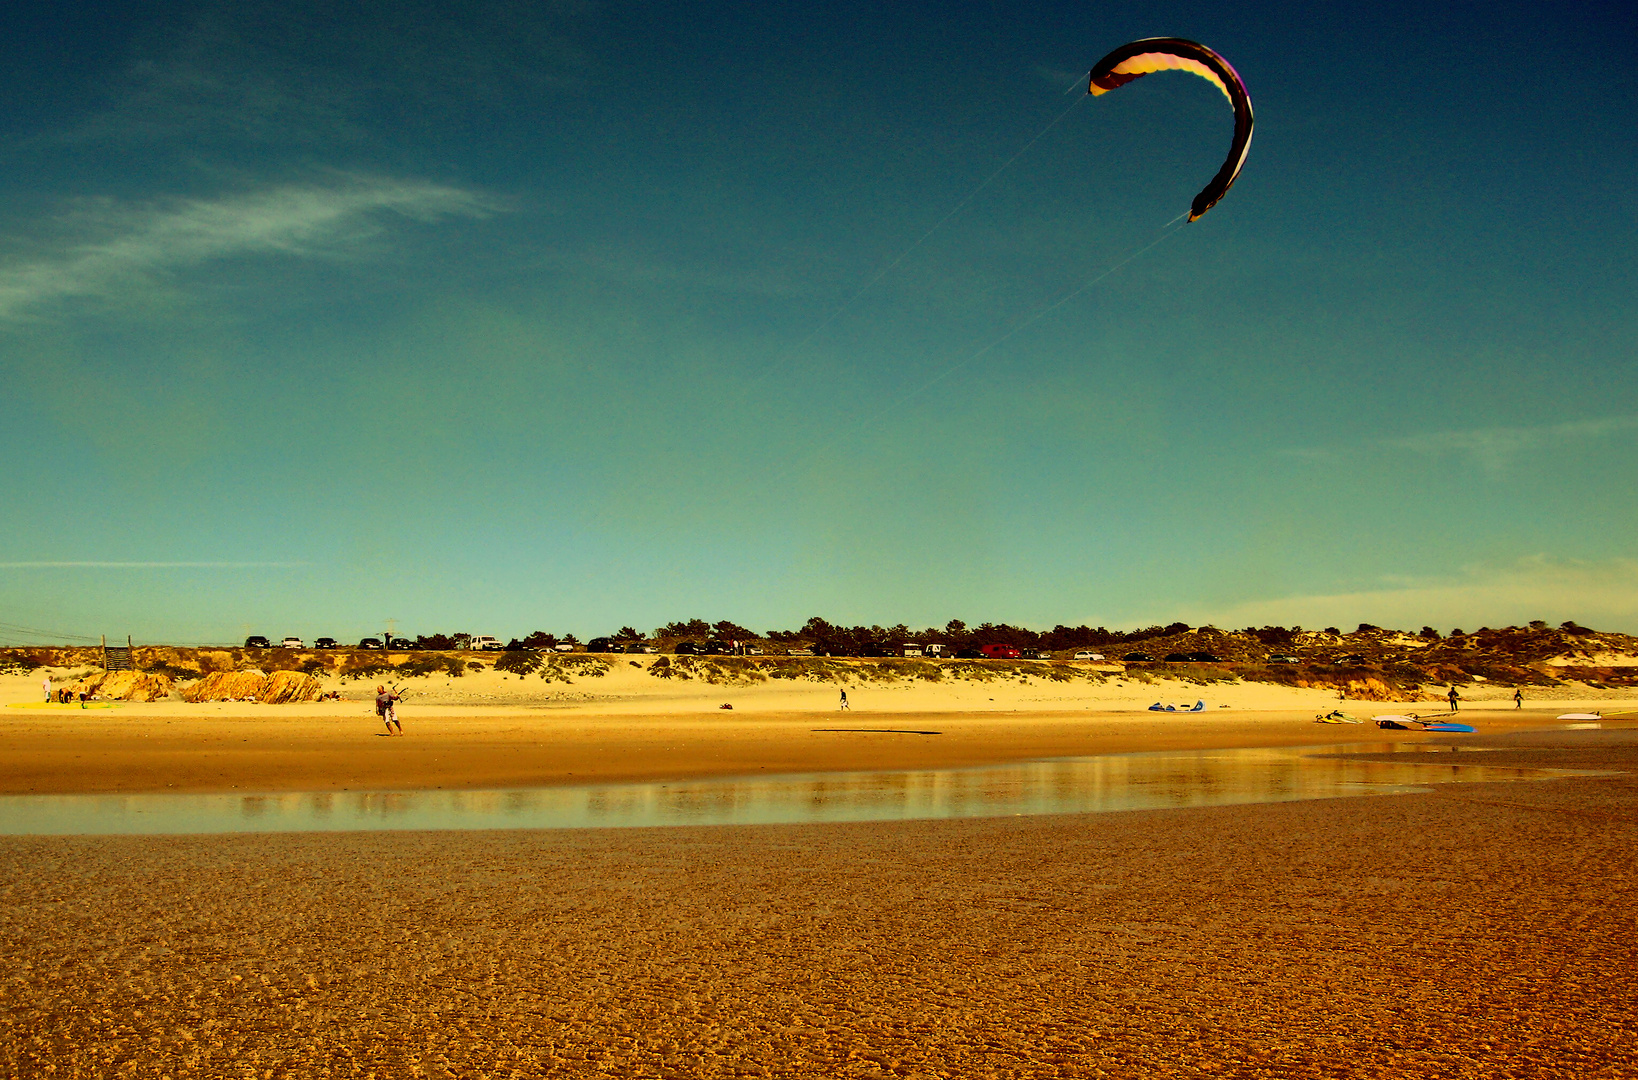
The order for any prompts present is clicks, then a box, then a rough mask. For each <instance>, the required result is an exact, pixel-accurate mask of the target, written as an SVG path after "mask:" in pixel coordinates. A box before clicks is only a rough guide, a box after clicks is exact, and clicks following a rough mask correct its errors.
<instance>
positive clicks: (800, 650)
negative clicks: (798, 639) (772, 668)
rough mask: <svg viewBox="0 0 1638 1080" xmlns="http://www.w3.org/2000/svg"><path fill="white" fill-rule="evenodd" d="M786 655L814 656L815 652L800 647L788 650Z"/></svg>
mask: <svg viewBox="0 0 1638 1080" xmlns="http://www.w3.org/2000/svg"><path fill="white" fill-rule="evenodd" d="M785 655H786V656H812V655H813V650H812V649H808V648H804V647H803V646H801V645H798V646H797V647H796V648H794V649H786V650H785Z"/></svg>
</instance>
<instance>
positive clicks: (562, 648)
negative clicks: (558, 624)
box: [552, 641, 574, 652]
mask: <svg viewBox="0 0 1638 1080" xmlns="http://www.w3.org/2000/svg"><path fill="white" fill-rule="evenodd" d="M552 651H553V652H574V646H573V645H570V644H569V643H568V642H567V641H560V642H558V643H557V644H556V645H553V646H552Z"/></svg>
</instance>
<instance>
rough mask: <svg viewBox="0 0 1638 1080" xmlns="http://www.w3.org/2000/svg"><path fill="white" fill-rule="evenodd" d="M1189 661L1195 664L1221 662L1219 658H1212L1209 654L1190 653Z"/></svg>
mask: <svg viewBox="0 0 1638 1080" xmlns="http://www.w3.org/2000/svg"><path fill="white" fill-rule="evenodd" d="M1189 660H1190V662H1192V663H1196V664H1221V663H1222V662H1223V661H1222V658H1221V657H1217V656H1213V655H1212V654H1211V653H1209V652H1192V653H1190V654H1189Z"/></svg>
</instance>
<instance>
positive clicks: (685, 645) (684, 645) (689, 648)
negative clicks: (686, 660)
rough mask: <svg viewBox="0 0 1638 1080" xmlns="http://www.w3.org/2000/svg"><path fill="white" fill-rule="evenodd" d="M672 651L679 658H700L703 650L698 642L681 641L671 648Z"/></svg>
mask: <svg viewBox="0 0 1638 1080" xmlns="http://www.w3.org/2000/svg"><path fill="white" fill-rule="evenodd" d="M671 651H672V652H674V653H676V654H677V655H678V656H699V655H700V654H701V653H702V651H703V650H701V648H700V643H699V642H697V641H679V642H677V644H675V645H673V646H672V647H671Z"/></svg>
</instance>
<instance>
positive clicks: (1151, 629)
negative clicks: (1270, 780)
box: [415, 616, 1597, 654]
mask: <svg viewBox="0 0 1638 1080" xmlns="http://www.w3.org/2000/svg"><path fill="white" fill-rule="evenodd" d="M1528 629H1530V630H1532V631H1537V632H1541V631H1547V630H1549V629H1550V628H1549V627H1548V625H1547V623H1546V622H1545V621H1543V620H1540V619H1537V620H1535V621H1533V622H1531V623H1530V624H1529V628H1528ZM1196 630H1198V631H1201V632H1207V633H1230V634H1244V635H1247V636H1250V637H1254V638H1256V639H1257V640H1258V641H1259V642H1261V643H1262V644H1263V645H1266V646H1269V647H1277V646H1281V645H1287V644H1290V643H1291V642H1293V641H1295V640H1296V638H1297V637H1298V636H1299V635H1301V634H1304V633H1307V632H1308V631H1305V630H1304V629H1303V628H1302V627H1301V626H1290V627H1286V626H1260V627H1258V626H1248V627H1246V628H1245V629H1243V630H1226V631H1221V630H1218V629H1217V628H1216V627H1212V626H1202V627H1198V628H1197V627H1192V626H1190V625H1189V624H1188V623H1182V622H1175V623H1171V624H1169V625H1166V626H1161V625H1159V624H1156V625H1153V626H1146V627H1143V628H1142V629H1138V630H1110V629H1108V628H1106V627H1102V626H1086V625H1081V626H1065V625H1063V624H1061V623H1060V624H1059V625H1057V626H1054V627H1053V628H1052V629H1051V630H1031V629H1029V628H1028V627H1023V626H1012V625H1010V624H1008V623H988V622H986V623H980V624H979V625H977V626H968V625H967V623H965V622H963V621H962V620H960V619H951V620H950V621H949V622H947V623H945V624H944V626H942V627H936V626H930V627H927V628H926V629H923V630H912V629H910V627H908V626H906V625H904V624H903V623H900V624H898V625H897V626H886V627H884V626H843V625H840V624H836V623H831V622H829V621H827V620H825V619H822V618H820V617H818V616H814V617H813V618H811V619H809V620H808V621H807V622H805V623H803V624H802V626H801V627H800V628H799V629H796V630H768V631H766V632H764V633H761V634H759V633H757V632H756V631H754V630H750V629H747V628H746V627H744V626H741V625H739V624H738V623H735V622H732V621H730V620H727V619H721V620H718V621H717V622H707V621H706V620H704V619H686V620H678V621H675V622H669V623H666V624H665V625H664V626H660V627H657V628H656V629H655V630H654V631H653V632H652V633H644V632H642V631H640V630H637V629H636V628H634V627H631V626H622V627H621V628H620V629H619V630H617V631H615V632H614V633H612V634H609V635H608V637H607V640H609V641H612V642H618V643H620V644H633V643H641V642H671V643H675V642H679V641H696V642H705V641H724V642H730V641H737V642H740V643H742V644H744V643H755V642H763V643H768V644H774V645H782V646H786V647H790V646H807V647H810V648H813V649H815V650H818V651H823V652H836V653H855V654H856V653H859V652H862V651H864V650H867V649H883V650H888V651H897V650H899V649H902V648H903V647H904V646H905V645H911V644H915V645H923V646H925V645H935V644H936V645H943V646H945V647H946V648H947V649H951V650H957V649H979V648H983V647H984V646H985V645H1012V646H1015V647H1017V648H1020V649H1042V650H1047V651H1058V650H1063V649H1095V648H1099V647H1100V646H1108V645H1126V644H1132V643H1135V642H1140V641H1150V640H1153V639H1155V638H1168V637H1176V636H1177V635H1179V634H1186V633H1190V632H1191V631H1196ZM1558 630H1559V631H1560V632H1563V633H1566V634H1570V635H1574V636H1585V635H1588V634H1593V633H1596V632H1597V631H1594V630H1590V629H1588V628H1587V627H1585V626H1581V625H1579V624H1577V623H1576V622H1575V621H1574V620H1568V621H1566V622H1564V623H1561V624H1560V625H1559V627H1558ZM1321 632H1322V633H1326V634H1332V635H1335V636H1339V637H1340V636H1342V635H1343V631H1342V630H1340V629H1338V628H1337V627H1335V626H1327V627H1325V628H1324V630H1323V631H1321ZM1353 632H1354V633H1372V632H1385V631H1384V629H1383V628H1382V627H1380V626H1376V625H1374V624H1372V623H1360V624H1359V626H1358V628H1357V629H1356V630H1354V631H1353ZM1488 632H1490V631H1489V628H1488V627H1481V628H1480V629H1479V630H1478V631H1476V633H1481V634H1482V633H1488ZM1417 636H1419V637H1422V638H1426V639H1428V640H1441V639H1443V638H1445V637H1446V635H1444V634H1441V633H1440V632H1439V631H1438V630H1436V629H1435V628H1433V627H1431V626H1424V627H1422V629H1421V631H1419V632H1418V634H1417ZM1448 636H1449V637H1452V638H1460V637H1465V636H1467V635H1466V633H1465V632H1464V631H1462V630H1461V629H1459V628H1458V629H1454V630H1452V631H1451V632H1450V634H1449V635H1448ZM415 640H416V644H417V645H419V646H421V648H423V649H442V650H451V649H462V648H465V647H466V646H467V645H468V644H469V643H470V642H471V640H472V635H470V634H464V633H463V634H428V635H423V636H420V637H417V638H416V639H415ZM592 640H594V641H595V640H597V639H595V638H594V639H592ZM579 644H581V642H580V639H579V638H577V637H575V635H573V634H562V635H559V634H552V633H548V632H547V631H545V630H536V631H534V632H533V633H531V634H529V635H528V636H527V637H523V638H513V639H512V640H511V641H510V642H508V643H507V646H506V647H507V648H508V649H550V648H552V647H553V646H556V645H579Z"/></svg>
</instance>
